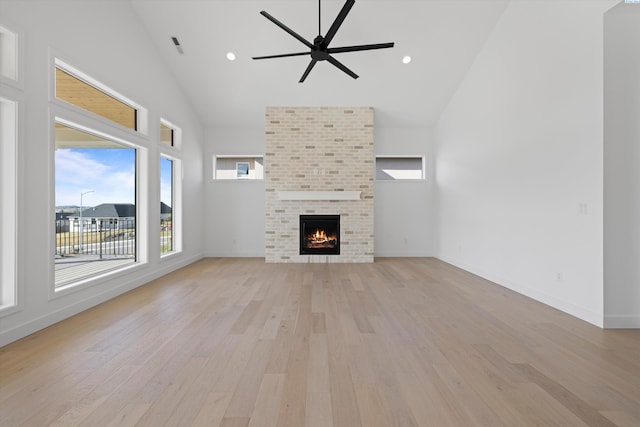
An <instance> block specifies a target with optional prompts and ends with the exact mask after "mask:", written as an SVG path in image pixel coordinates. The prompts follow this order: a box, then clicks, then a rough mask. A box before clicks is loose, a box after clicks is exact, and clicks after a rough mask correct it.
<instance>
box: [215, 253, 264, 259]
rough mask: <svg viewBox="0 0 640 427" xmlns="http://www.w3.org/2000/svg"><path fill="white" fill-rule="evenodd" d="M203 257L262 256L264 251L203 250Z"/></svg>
mask: <svg viewBox="0 0 640 427" xmlns="http://www.w3.org/2000/svg"><path fill="white" fill-rule="evenodd" d="M204 257H205V258H264V252H205V253H204Z"/></svg>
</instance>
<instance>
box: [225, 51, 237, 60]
mask: <svg viewBox="0 0 640 427" xmlns="http://www.w3.org/2000/svg"><path fill="white" fill-rule="evenodd" d="M227 59H228V60H229V61H235V60H236V54H235V53H233V52H227Z"/></svg>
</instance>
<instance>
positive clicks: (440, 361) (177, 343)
mask: <svg viewBox="0 0 640 427" xmlns="http://www.w3.org/2000/svg"><path fill="white" fill-rule="evenodd" d="M0 374H1V378H0V425H2V426H12V427H13V426H23V425H24V426H50V425H55V426H76V425H82V426H92V427H94V426H119V427H121V426H133V425H140V426H154V427H155V426H163V425H167V426H225V427H230V426H292V427H301V426H332V425H335V426H345V427H355V426H361V425H362V426H396V425H397V426H436V427H440V426H530V425H543V426H553V425H557V426H584V425H589V426H612V425H620V426H636V427H637V426H640V330H601V329H599V328H596V327H594V326H591V325H589V324H587V323H584V322H582V321H580V320H577V319H575V318H572V317H570V316H568V315H565V314H563V313H560V312H558V311H556V310H554V309H551V308H549V307H547V306H544V305H542V304H539V303H537V302H535V301H532V300H531V299H528V298H526V297H523V296H521V295H518V294H516V293H514V292H511V291H509V290H506V289H504V288H502V287H499V286H497V285H495V284H492V283H490V282H487V281H485V280H483V279H480V278H478V277H476V276H474V275H471V274H469V273H467V272H464V271H462V270H459V269H456V268H454V267H452V266H450V265H448V264H445V263H443V262H440V261H437V260H434V259H426V258H422V259H416V258H411V259H409V258H396V259H384V258H383V259H377V260H376V262H375V263H373V264H359V265H353V264H349V265H343V264H265V263H264V260H262V259H204V260H201V261H199V262H197V263H194V264H192V265H190V266H188V267H186V268H184V269H182V270H179V271H177V272H174V273H172V274H170V275H167V276H165V277H163V278H161V279H159V280H156V281H154V282H152V283H150V284H148V285H146V286H143V287H141V288H138V289H136V290H134V291H132V292H129V293H128V294H126V295H123V296H121V297H119V298H116V299H114V300H112V301H109V302H107V303H105V304H102V305H100V306H98V307H95V308H93V309H91V310H88V311H86V312H84V313H81V314H79V315H77V316H75V317H73V318H70V319H68V320H66V321H64V322H61V323H59V324H57V325H54V326H52V327H50V328H47V329H45V330H43V331H40V332H38V333H36V334H34V335H32V336H29V337H27V338H25V339H23V340H21V341H18V342H15V343H13V344H10V345H8V346H5V347H4V348H1V349H0Z"/></svg>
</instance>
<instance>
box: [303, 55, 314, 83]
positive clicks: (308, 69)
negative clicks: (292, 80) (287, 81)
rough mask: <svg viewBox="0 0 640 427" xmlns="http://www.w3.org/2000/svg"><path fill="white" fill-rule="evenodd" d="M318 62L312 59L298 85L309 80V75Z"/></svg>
mask: <svg viewBox="0 0 640 427" xmlns="http://www.w3.org/2000/svg"><path fill="white" fill-rule="evenodd" d="M316 62H318V61H317V60H316V59H313V58H312V59H311V62H309V65H308V66H307V69H306V70H304V73H303V74H302V77H300V81H299V82H298V83H302V82H304V80H305V79H306V78H307V76H308V75H309V73H310V72H311V70H312V69H313V66H314V65H316Z"/></svg>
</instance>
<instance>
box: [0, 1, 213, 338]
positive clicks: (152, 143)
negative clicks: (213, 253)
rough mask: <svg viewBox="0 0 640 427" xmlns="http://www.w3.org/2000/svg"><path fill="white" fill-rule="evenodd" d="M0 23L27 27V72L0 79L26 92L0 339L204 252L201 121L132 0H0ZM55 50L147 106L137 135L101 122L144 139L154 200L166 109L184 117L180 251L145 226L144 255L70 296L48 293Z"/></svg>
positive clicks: (1, 88)
mask: <svg viewBox="0 0 640 427" xmlns="http://www.w3.org/2000/svg"><path fill="white" fill-rule="evenodd" d="M0 23H3V24H6V25H7V26H9V27H11V28H17V29H18V31H19V34H20V35H21V36H23V37H22V38H21V39H20V42H21V43H22V45H21V49H20V51H21V53H23V55H22V57H21V58H20V61H19V64H20V66H21V67H22V68H21V72H22V74H21V77H22V76H23V77H24V80H23V82H21V84H20V85H19V86H20V87H19V88H17V89H15V88H8V87H7V86H5V85H3V84H1V83H0V95H3V94H7V96H8V97H9V98H11V94H13V93H15V92H19V97H20V98H21V101H23V102H22V103H21V107H20V109H19V117H18V119H19V122H20V127H19V135H18V156H19V162H18V165H19V168H18V188H19V198H18V206H17V209H18V212H17V214H18V218H19V224H18V230H17V233H18V271H17V274H18V291H19V307H18V308H19V310H18V311H17V312H14V313H11V314H9V315H6V316H2V317H0V345H3V344H5V343H7V342H10V341H12V340H15V339H17V338H20V337H22V336H24V335H26V334H28V333H30V332H33V331H35V330H38V329H41V328H43V327H46V326H48V325H50V324H52V323H54V322H56V321H59V320H61V319H64V318H66V317H68V316H71V315H73V314H75V313H77V312H80V311H82V310H84V309H87V308H89V307H91V306H93V305H96V304H98V303H100V302H102V301H105V300H107V299H109V298H111V297H113V296H115V295H117V294H120V293H122V292H125V291H127V290H129V289H132V288H134V287H136V286H139V285H141V284H142V283H145V282H147V281H149V280H151V279H153V278H155V277H158V276H160V275H163V274H166V273H167V272H169V271H172V270H175V269H176V268H178V267H180V266H182V265H185V264H187V263H190V262H192V261H194V260H197V259H199V258H200V257H201V256H202V252H203V241H204V240H203V235H202V225H203V203H202V190H203V187H202V180H203V171H202V159H201V157H202V140H203V134H202V125H201V124H200V122H199V120H198V119H196V115H195V113H194V111H193V110H192V109H191V108H190V106H189V105H188V103H187V102H186V100H185V98H184V96H183V95H182V93H181V92H180V90H179V89H178V87H177V85H176V84H175V82H174V79H173V77H172V76H171V75H170V74H169V73H168V72H167V71H166V68H165V66H164V64H163V63H162V62H161V61H160V60H159V57H158V56H157V55H156V53H155V48H154V46H153V44H152V43H151V41H150V40H149V39H148V37H147V35H146V33H144V32H143V31H142V30H141V29H140V26H139V23H138V21H137V19H136V18H135V14H134V13H133V11H132V10H131V7H130V5H129V3H128V2H78V1H56V2H50V1H28V2H26V1H10V0H3V1H2V2H0ZM54 55H55V56H58V57H60V58H61V59H63V60H64V61H66V62H68V63H70V64H71V65H73V66H74V67H76V68H78V69H80V70H82V71H83V72H85V73H87V74H88V75H90V76H92V77H94V78H95V79H97V80H98V81H101V82H102V83H104V84H106V85H107V86H109V87H111V88H113V89H114V90H116V91H118V92H120V93H121V94H124V95H126V96H127V97H129V98H130V99H132V100H134V101H135V102H137V103H139V104H141V105H143V106H144V107H146V108H148V109H149V118H150V123H151V126H150V132H149V136H148V137H145V136H140V135H131V134H130V133H127V132H126V131H123V130H121V129H117V128H116V127H112V128H110V125H109V124H104V126H103V128H104V129H107V130H109V132H111V133H112V134H114V135H116V136H119V137H122V138H124V139H130V140H131V139H135V142H136V143H138V144H139V145H140V146H142V147H145V148H146V149H147V153H148V160H149V162H148V163H149V170H148V177H147V179H148V181H149V186H148V191H146V192H145V191H144V189H143V191H141V194H142V197H144V198H145V199H146V200H147V201H148V206H159V204H160V197H159V193H160V190H159V171H158V169H159V166H158V163H159V160H158V159H159V151H158V148H157V142H156V141H157V140H158V138H159V135H158V134H159V129H158V128H159V119H160V117H163V118H165V119H167V120H169V121H170V122H171V123H174V124H175V125H177V126H180V127H181V128H182V135H183V147H182V154H181V156H182V159H183V166H184V180H183V202H184V207H185V208H184V210H183V212H184V218H183V224H184V233H183V235H184V238H183V242H184V244H183V249H184V251H183V253H182V254H179V255H177V256H170V257H166V258H163V259H162V260H161V259H160V258H159V236H158V237H155V236H151V233H146V235H148V236H149V239H148V242H147V243H148V245H149V248H150V250H149V257H148V259H149V261H148V263H147V264H146V265H143V266H140V267H137V268H134V269H132V270H130V271H129V272H127V273H121V274H118V275H117V277H111V278H105V279H102V280H99V281H96V282H95V284H94V285H93V286H90V287H85V288H83V289H81V290H78V291H77V292H72V293H68V294H65V295H64V296H60V295H53V294H52V295H51V296H50V289H51V287H52V280H53V255H52V254H53V252H52V246H53V240H52V238H53V236H52V235H50V233H51V232H52V231H51V230H52V218H54V210H53V200H54V197H53V196H54V191H53V188H54V187H53V154H52V153H53V150H52V147H51V143H52V141H51V137H50V135H51V132H52V129H53V124H52V122H51V118H52V117H51V114H52V112H53V109H54V106H53V103H52V102H51V100H50V93H51V92H50V83H51V80H52V79H51V75H52V72H53V70H52V67H51V63H52V57H53V56H54ZM3 96H4V95H3ZM56 108H58V107H56ZM69 114H70V115H74V114H80V113H73V112H70V113H69ZM92 120H93V119H92ZM3 203H5V200H3ZM159 216H160V213H159V212H157V211H156V210H154V209H151V210H150V211H149V216H148V219H147V220H148V224H150V227H151V224H158V223H159ZM156 220H157V221H156ZM141 234H142V235H145V233H141Z"/></svg>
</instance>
